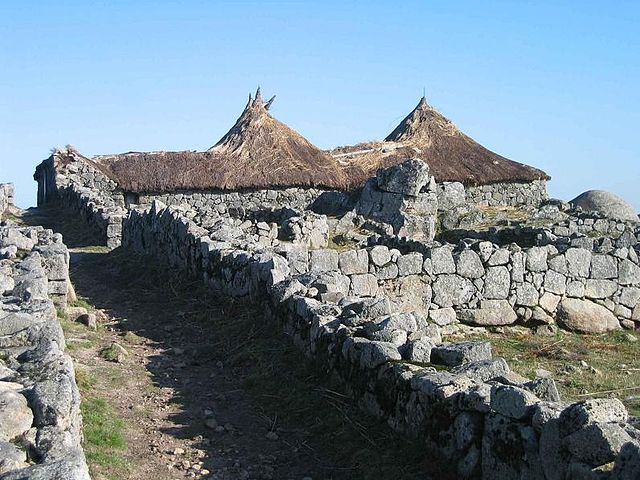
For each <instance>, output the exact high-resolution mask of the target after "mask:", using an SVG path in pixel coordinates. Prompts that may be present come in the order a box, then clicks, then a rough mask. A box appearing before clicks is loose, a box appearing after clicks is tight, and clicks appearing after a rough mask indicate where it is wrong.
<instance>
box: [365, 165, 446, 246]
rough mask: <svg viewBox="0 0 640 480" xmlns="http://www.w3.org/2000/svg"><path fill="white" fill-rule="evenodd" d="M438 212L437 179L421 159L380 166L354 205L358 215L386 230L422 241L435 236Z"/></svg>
mask: <svg viewBox="0 0 640 480" xmlns="http://www.w3.org/2000/svg"><path fill="white" fill-rule="evenodd" d="M437 212H438V195H437V193H436V182H435V179H434V177H433V176H431V175H429V166H428V165H427V164H426V163H424V162H422V161H420V160H408V161H406V162H404V163H401V164H400V165H396V166H393V167H389V168H386V169H381V170H379V171H378V173H377V175H376V176H375V177H374V178H372V179H370V180H369V181H367V183H366V184H365V185H364V188H363V189H362V193H361V194H360V198H359V199H358V201H357V202H356V205H355V213H356V214H357V215H361V216H363V217H364V218H366V219H367V220H372V221H374V222H378V223H380V224H382V225H384V226H386V227H387V228H385V230H386V232H385V233H388V234H390V235H398V236H400V237H411V238H414V239H416V240H424V241H431V240H433V239H434V237H435V234H436V216H437ZM383 228H384V227H383Z"/></svg>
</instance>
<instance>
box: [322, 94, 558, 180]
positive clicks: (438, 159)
mask: <svg viewBox="0 0 640 480" xmlns="http://www.w3.org/2000/svg"><path fill="white" fill-rule="evenodd" d="M330 153H331V154H332V155H333V156H334V158H337V159H339V160H341V161H342V163H344V164H345V169H346V171H347V172H348V175H347V176H348V178H349V180H350V182H352V184H362V182H364V181H365V180H366V178H368V177H370V176H371V175H373V174H374V173H375V171H376V170H377V169H378V168H381V167H387V166H390V165H395V164H397V163H400V162H402V161H404V160H406V159H408V158H412V157H418V158H420V159H422V160H424V161H426V162H427V163H428V164H429V166H430V167H431V172H432V173H433V175H434V176H435V177H436V179H437V180H438V181H441V182H443V181H449V182H462V183H464V184H465V185H469V186H471V185H484V184H492V183H501V182H531V181H534V180H548V179H549V176H548V175H547V174H546V173H545V172H543V171H542V170H538V169H536V168H533V167H529V166H527V165H523V164H521V163H518V162H514V161H513V160H509V159H507V158H505V157H503V156H501V155H498V154H497V153H494V152H492V151H491V150H488V149H487V148H485V147H483V146H482V145H480V144H479V143H477V142H476V141H475V140H473V139H472V138H470V137H468V136H467V135H465V134H464V133H462V132H461V131H460V130H459V129H458V128H457V127H456V126H455V125H454V124H453V123H452V122H451V121H450V120H449V119H447V118H445V117H444V116H443V115H442V114H440V112H438V111H437V110H435V109H434V108H433V107H431V106H430V105H429V104H428V103H427V101H426V99H425V98H424V97H422V99H421V100H420V102H419V103H418V105H417V106H416V108H415V109H414V110H413V111H412V112H411V113H410V114H409V115H407V117H406V118H405V119H404V120H402V122H400V124H399V125H398V126H397V127H396V128H395V130H393V132H391V134H389V136H388V137H387V138H386V139H385V141H384V142H369V143H364V144H359V145H354V146H350V147H341V148H337V149H334V150H332V151H331V152H330Z"/></svg>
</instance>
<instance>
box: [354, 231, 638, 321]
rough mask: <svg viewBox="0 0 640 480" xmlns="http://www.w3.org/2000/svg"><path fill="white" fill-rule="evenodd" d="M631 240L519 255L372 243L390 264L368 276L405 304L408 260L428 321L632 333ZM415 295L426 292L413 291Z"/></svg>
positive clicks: (505, 249) (630, 236)
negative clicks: (419, 268)
mask: <svg viewBox="0 0 640 480" xmlns="http://www.w3.org/2000/svg"><path fill="white" fill-rule="evenodd" d="M639 238H640V231H639V232H637V233H632V232H631V231H630V230H627V233H626V234H624V235H620V236H619V237H618V238H610V237H602V238H592V237H587V236H580V235H575V236H572V237H554V238H553V241H554V243H549V244H543V245H540V246H534V247H529V248H521V247H519V246H518V245H517V244H515V243H511V244H507V245H499V244H495V243H491V242H488V241H479V240H471V239H467V240H464V241H461V242H460V243H459V244H457V245H453V244H438V243H430V244H427V243H421V242H416V241H407V240H403V239H398V238H389V237H386V238H385V239H383V240H378V241H379V242H382V243H383V244H387V245H389V246H390V247H395V248H391V249H390V250H389V251H390V252H391V255H390V257H391V260H390V264H388V265H383V266H375V267H374V266H369V268H370V272H378V271H382V272H383V275H382V276H378V280H379V281H380V280H387V281H388V280H394V279H393V278H385V277H387V276H388V275H389V272H391V273H392V274H393V275H395V278H397V280H394V282H393V284H392V285H391V290H393V289H400V291H404V292H405V294H407V295H409V296H411V289H407V288H406V284H407V280H406V279H404V278H403V276H402V274H401V272H402V270H403V268H400V264H403V265H404V264H405V263H406V262H408V260H404V259H405V258H408V257H407V256H409V255H410V256H411V258H412V259H413V260H412V263H413V264H414V265H415V267H414V270H413V271H415V272H416V273H415V274H416V275H419V276H420V277H421V278H422V280H423V281H424V282H425V283H428V284H429V285H430V288H431V292H432V295H431V297H430V302H427V301H425V302H422V303H423V304H425V305H427V304H429V305H430V308H429V315H430V316H434V315H436V316H439V315H441V313H444V312H448V313H447V314H446V318H456V317H457V318H458V319H459V320H461V321H462V322H464V323H468V324H472V325H481V326H491V325H494V326H495V325H507V324H511V323H515V322H516V321H520V322H524V323H528V324H530V325H531V326H538V327H540V328H542V329H543V330H544V329H546V330H547V331H549V332H551V331H553V328H551V329H549V328H548V327H547V326H550V325H551V326H552V325H554V324H555V319H556V318H557V320H558V322H559V323H560V324H561V325H562V326H563V327H565V328H568V329H570V330H575V331H579V332H585V333H599V332H603V331H607V330H612V329H616V328H620V327H621V326H622V327H626V328H630V329H633V328H638V327H640V261H639V252H640V246H639ZM547 240H549V238H547ZM373 242H374V243H375V240H374V241H373ZM375 248H387V247H386V245H381V246H378V247H375ZM401 251H402V252H403V254H402V255H401V254H400V252H401ZM341 255H345V254H344V253H343V254H341ZM394 258H395V259H396V262H399V264H398V268H396V267H393V266H392V264H393V259H394ZM420 258H423V260H424V261H423V267H422V271H421V272H417V265H418V264H419V260H420ZM404 271H405V272H406V271H407V270H406V267H405V268H404ZM396 272H397V273H396ZM405 275H406V273H405ZM386 288H387V290H390V288H389V287H388V286H386ZM417 293H423V294H426V295H427V296H428V293H429V291H428V290H427V289H425V288H424V287H422V286H421V287H420V290H419V291H418V292H417ZM413 298H415V296H414V297H413ZM417 306H418V305H416V304H415V303H414V304H413V305H410V307H413V308H415V307H417ZM444 309H446V310H444ZM439 310H442V312H440V311H439ZM434 318H435V317H434Z"/></svg>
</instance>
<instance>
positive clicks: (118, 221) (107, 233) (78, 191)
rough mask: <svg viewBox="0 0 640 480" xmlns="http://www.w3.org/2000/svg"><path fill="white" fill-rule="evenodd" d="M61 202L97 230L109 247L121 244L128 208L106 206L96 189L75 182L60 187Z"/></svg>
mask: <svg viewBox="0 0 640 480" xmlns="http://www.w3.org/2000/svg"><path fill="white" fill-rule="evenodd" d="M58 196H59V201H60V203H61V204H62V205H63V206H64V207H65V208H68V209H70V210H72V211H73V212H74V213H76V214H78V215H80V217H81V218H82V219H83V220H84V221H85V222H86V223H87V224H88V225H89V227H90V228H92V229H93V230H94V231H96V232H97V233H98V234H99V235H100V237H101V238H102V241H103V242H104V244H105V245H106V246H108V247H109V248H116V247H119V246H120V243H121V241H122V218H123V217H124V216H125V215H126V210H125V209H124V208H121V207H114V206H112V207H105V206H104V204H103V203H102V201H103V199H102V198H101V197H100V196H98V195H96V193H95V191H94V190H91V189H89V188H85V187H81V186H78V185H76V184H74V183H71V184H69V185H66V186H63V187H61V188H59V189H58Z"/></svg>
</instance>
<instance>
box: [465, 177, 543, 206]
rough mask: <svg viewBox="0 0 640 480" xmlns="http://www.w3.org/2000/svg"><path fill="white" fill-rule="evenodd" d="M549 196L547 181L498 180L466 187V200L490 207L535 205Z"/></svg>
mask: <svg viewBox="0 0 640 480" xmlns="http://www.w3.org/2000/svg"><path fill="white" fill-rule="evenodd" d="M548 198H549V195H548V194H547V181H546V180H534V181H532V182H522V183H519V182H508V183H505V182H500V183H493V184H489V185H479V186H476V187H468V188H467V201H468V202H469V203H474V204H477V205H488V206H492V207H498V206H507V207H516V206H522V205H530V206H534V207H537V206H539V205H540V204H542V203H543V202H544V201H545V200H547V199H548Z"/></svg>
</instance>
